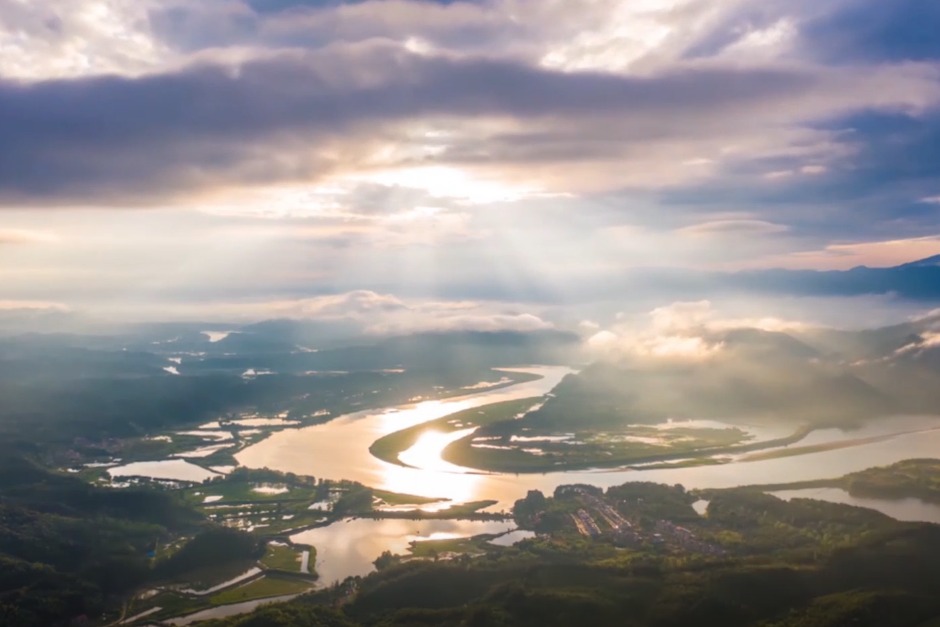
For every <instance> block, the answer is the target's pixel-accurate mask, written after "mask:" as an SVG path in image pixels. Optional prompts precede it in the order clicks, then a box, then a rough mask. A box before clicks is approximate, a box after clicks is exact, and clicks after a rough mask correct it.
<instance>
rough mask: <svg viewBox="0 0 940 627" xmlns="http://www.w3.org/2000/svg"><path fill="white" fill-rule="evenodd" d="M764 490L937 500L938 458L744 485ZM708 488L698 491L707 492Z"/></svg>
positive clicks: (939, 492)
mask: <svg viewBox="0 0 940 627" xmlns="http://www.w3.org/2000/svg"><path fill="white" fill-rule="evenodd" d="M748 487H749V488H750V489H755V490H761V491H765V492H777V491H781V490H805V489H811V488H842V489H843V490H845V491H846V492H848V493H849V494H851V495H852V496H858V497H870V498H879V499H905V498H915V499H920V500H922V501H925V502H928V503H940V460H937V459H908V460H904V461H900V462H897V463H896V464H891V465H890V466H878V467H876V468H869V469H867V470H862V471H860V472H853V473H850V474H848V475H845V476H844V477H839V478H834V479H819V480H815V481H798V482H793V483H778V484H765V485H758V486H748ZM711 492H712V491H711V490H702V491H700V493H701V494H705V495H708V494H710V493H711Z"/></svg>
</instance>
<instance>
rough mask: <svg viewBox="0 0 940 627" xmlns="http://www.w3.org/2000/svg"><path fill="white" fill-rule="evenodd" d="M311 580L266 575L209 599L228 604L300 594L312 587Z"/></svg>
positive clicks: (215, 602) (214, 603) (213, 603)
mask: <svg viewBox="0 0 940 627" xmlns="http://www.w3.org/2000/svg"><path fill="white" fill-rule="evenodd" d="M312 587H313V586H312V584H311V583H310V581H308V580H305V579H296V578H289V577H278V576H277V575H270V574H269V575H266V576H264V577H261V578H259V579H255V580H253V581H251V582H249V583H246V584H245V585H243V586H237V587H234V588H229V589H228V590H224V591H222V592H219V593H218V594H216V595H213V596H212V597H211V598H210V599H209V603H210V604H211V605H228V604H230V603H241V602H243V601H253V600H254V599H264V598H267V597H275V596H281V595H286V594H300V593H302V592H306V591H307V590H310V588H312Z"/></svg>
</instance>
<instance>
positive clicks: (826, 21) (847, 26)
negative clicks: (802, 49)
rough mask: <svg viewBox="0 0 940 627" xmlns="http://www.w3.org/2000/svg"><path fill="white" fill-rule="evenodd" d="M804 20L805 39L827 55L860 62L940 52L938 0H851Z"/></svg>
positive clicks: (937, 55)
mask: <svg viewBox="0 0 940 627" xmlns="http://www.w3.org/2000/svg"><path fill="white" fill-rule="evenodd" d="M833 4H834V6H835V7H837V8H836V10H835V11H833V12H831V13H828V14H826V15H823V16H820V17H818V18H815V19H810V20H807V21H806V22H805V24H804V25H803V28H802V39H803V41H804V42H806V43H807V44H809V45H811V46H812V47H813V48H814V49H815V50H816V51H817V53H818V54H819V56H822V57H823V58H825V59H827V60H831V61H841V62H858V61H860V60H873V61H905V60H926V59H938V58H940V37H938V36H937V28H938V25H940V3H938V2H937V1H936V0H890V1H888V2H885V1H882V0H851V1H844V0H843V1H842V2H838V3H833Z"/></svg>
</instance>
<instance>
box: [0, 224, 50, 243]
mask: <svg viewBox="0 0 940 627" xmlns="http://www.w3.org/2000/svg"><path fill="white" fill-rule="evenodd" d="M57 239H58V238H57V237H56V235H55V234H54V233H51V232H49V231H41V230H35V229H4V228H0V246H2V245H4V244H45V243H49V242H54V241H56V240H57Z"/></svg>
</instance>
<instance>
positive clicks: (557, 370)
mask: <svg viewBox="0 0 940 627" xmlns="http://www.w3.org/2000/svg"><path fill="white" fill-rule="evenodd" d="M523 370H525V371H526V372H532V373H536V374H540V375H542V377H543V378H542V379H539V380H536V381H530V382H526V383H520V384H517V385H513V386H510V387H507V388H502V389H499V390H492V391H488V392H480V393H477V394H470V395H466V396H461V397H457V398H452V399H447V400H441V401H431V402H426V403H419V404H417V405H411V406H406V407H400V408H394V409H389V410H384V411H364V412H358V413H355V414H350V415H347V416H343V417H340V418H337V419H336V420H333V421H331V422H328V423H326V424H322V425H316V426H312V427H306V428H301V429H291V430H287V431H281V432H279V433H275V434H274V435H272V436H271V437H269V438H267V439H266V440H263V441H261V442H259V443H257V444H255V445H253V446H251V447H248V448H246V449H245V450H243V451H241V452H239V453H238V455H237V456H236V458H237V459H238V461H239V463H241V464H242V465H244V466H247V467H249V468H263V467H268V468H272V469H274V470H280V471H283V472H293V473H297V474H306V475H313V476H315V477H323V478H327V479H352V480H354V481H359V482H361V483H363V484H365V485H369V486H372V487H375V488H380V489H385V490H391V491H393V492H403V493H408V494H417V495H419V496H427V497H441V498H450V499H452V500H454V501H457V502H465V501H477V500H485V499H493V500H496V501H497V502H498V505H497V506H496V508H494V509H509V508H510V507H511V506H512V504H513V502H515V500H516V499H519V498H521V497H523V496H525V493H526V491H528V490H533V489H538V490H542V491H543V492H545V493H551V492H552V491H554V489H555V488H556V487H557V486H559V485H563V484H570V483H588V484H592V485H597V486H600V487H605V488H606V487H610V486H614V485H620V484H622V483H625V482H627V481H652V482H656V483H667V484H676V483H680V484H682V485H684V486H685V487H687V488H690V489H691V488H730V487H735V486H739V485H750V484H765V483H767V484H770V483H787V482H792V481H806V480H811V479H826V478H833V477H840V476H842V475H844V474H847V473H850V472H856V471H859V470H864V469H866V468H871V467H872V466H881V465H886V464H891V463H894V462H897V461H900V460H903V459H911V458H916V457H934V456H936V454H937V451H940V419H937V418H936V417H907V418H903V419H890V420H886V421H885V422H884V423H881V424H878V425H875V426H873V427H869V428H866V429H863V430H861V431H858V432H846V433H842V435H841V437H842V438H843V439H844V440H855V439H858V438H859V436H860V435H865V436H870V435H871V434H872V433H873V432H877V433H880V434H883V435H888V436H890V437H886V438H885V439H881V440H879V441H874V442H869V443H865V444H861V445H858V446H851V447H846V448H838V449H834V450H827V451H818V452H813V453H807V454H803V455H798V456H792V457H781V458H777V459H764V460H760V461H744V460H735V461H732V462H730V463H724V464H716V465H706V466H688V467H685V468H665V469H662V468H661V469H650V470H623V469H618V470H588V471H572V472H551V473H545V474H521V475H513V474H499V473H479V472H476V471H474V470H472V469H469V468H461V467H458V466H454V465H452V464H448V463H447V462H444V461H443V460H442V459H441V456H440V455H441V452H442V451H443V449H444V448H445V447H446V446H447V445H448V444H449V443H450V442H452V441H453V440H455V439H457V438H459V437H463V436H464V435H466V432H465V431H464V432H455V433H452V434H447V435H444V434H430V435H428V436H427V437H423V438H421V439H419V441H418V443H416V444H415V446H414V447H412V448H411V449H409V450H408V451H405V452H403V453H402V454H401V456H400V457H401V459H407V460H408V463H409V464H411V465H412V466H415V467H412V468H406V467H402V466H397V465H394V464H389V463H387V462H384V461H382V460H379V459H377V458H375V457H373V456H372V455H371V454H370V453H369V446H370V445H371V444H372V443H373V442H374V441H375V440H377V439H378V438H380V437H382V436H384V435H387V434H389V433H393V432H395V431H398V430H400V429H405V428H407V427H410V426H413V425H416V424H421V423H424V422H428V421H430V420H435V419H437V418H440V417H442V416H446V415H448V414H452V413H455V412H458V411H462V410H465V409H468V408H471V407H478V406H481V405H485V404H489V403H497V402H501V401H507V400H514V399H522V398H528V397H534V396H542V395H544V394H547V393H548V392H550V391H551V390H552V389H553V388H554V387H555V386H556V385H557V384H558V383H559V382H560V381H561V379H562V378H563V377H564V376H565V375H566V374H568V373H570V372H571V370H569V369H568V368H561V367H539V368H526V369H523ZM826 436H827V437H826V441H832V440H833V439H834V436H833V433H832V430H828V431H827V432H826ZM799 445H800V443H798V444H796V445H794V446H799Z"/></svg>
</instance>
